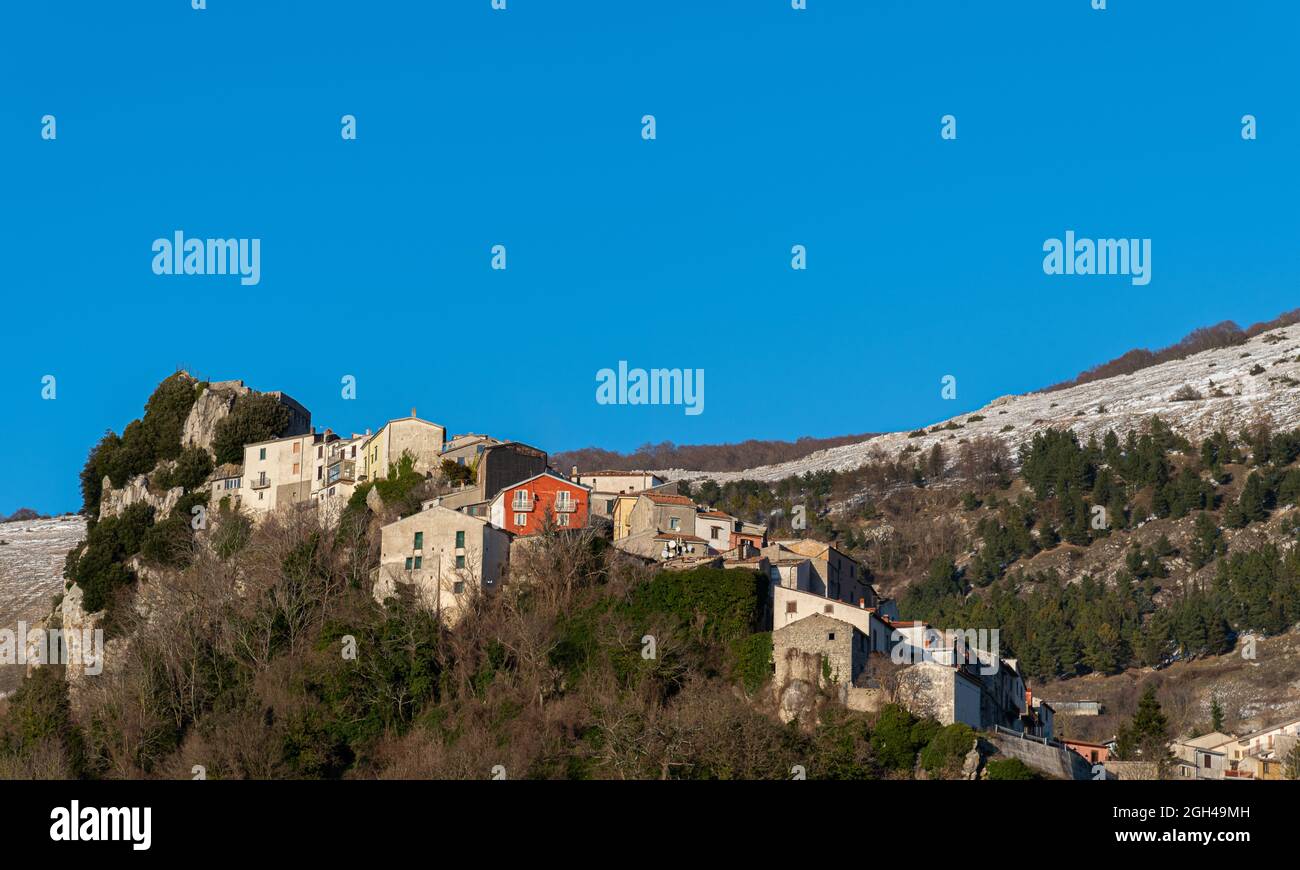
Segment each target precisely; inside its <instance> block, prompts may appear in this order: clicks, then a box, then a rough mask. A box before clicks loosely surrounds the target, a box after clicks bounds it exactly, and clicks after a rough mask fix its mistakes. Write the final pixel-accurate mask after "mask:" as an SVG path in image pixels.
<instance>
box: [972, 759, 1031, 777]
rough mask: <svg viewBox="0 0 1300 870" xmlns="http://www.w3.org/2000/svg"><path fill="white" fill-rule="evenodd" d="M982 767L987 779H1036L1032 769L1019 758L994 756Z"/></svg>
mask: <svg viewBox="0 0 1300 870" xmlns="http://www.w3.org/2000/svg"><path fill="white" fill-rule="evenodd" d="M984 769H985V771H986V772H987V773H988V778H989V779H999V780H1006V779H1038V774H1036V773H1034V769H1033V768H1032V767H1030V766H1029V765H1027V764H1025V763H1024V762H1023V761H1021V760H1020V759H1019V758H995V759H993V760H992V761H990V762H989V763H988V765H986V766H985V768H984Z"/></svg>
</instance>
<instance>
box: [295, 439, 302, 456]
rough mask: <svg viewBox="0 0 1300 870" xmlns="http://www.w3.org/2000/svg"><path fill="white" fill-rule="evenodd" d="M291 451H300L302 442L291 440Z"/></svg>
mask: <svg viewBox="0 0 1300 870" xmlns="http://www.w3.org/2000/svg"><path fill="white" fill-rule="evenodd" d="M293 452H294V453H300V452H302V442H300V441H295V442H293Z"/></svg>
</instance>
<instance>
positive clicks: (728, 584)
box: [0, 325, 1300, 779]
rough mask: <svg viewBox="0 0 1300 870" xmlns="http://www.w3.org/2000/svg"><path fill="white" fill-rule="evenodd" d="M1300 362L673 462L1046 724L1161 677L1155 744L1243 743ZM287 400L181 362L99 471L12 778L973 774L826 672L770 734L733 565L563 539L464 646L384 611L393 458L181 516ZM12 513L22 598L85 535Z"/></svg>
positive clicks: (1267, 701) (1215, 362)
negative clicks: (77, 651) (382, 576)
mask: <svg viewBox="0 0 1300 870" xmlns="http://www.w3.org/2000/svg"><path fill="white" fill-rule="evenodd" d="M1298 348H1300V325H1293V326H1287V327H1285V328H1280V329H1274V330H1270V331H1267V332H1264V333H1262V334H1258V335H1256V336H1254V337H1253V338H1250V339H1249V340H1248V341H1246V342H1245V343H1244V344H1234V345H1232V346H1226V347H1215V348H1211V349H1209V350H1205V351H1202V352H1200V353H1195V354H1192V355H1190V356H1188V357H1186V358H1182V359H1170V360H1167V361H1166V362H1163V363H1160V364H1157V365H1153V366H1149V367H1146V368H1143V369H1141V370H1138V371H1136V372H1133V373H1132V374H1128V375H1124V376H1120V377H1116V378H1111V379H1108V380H1104V381H1096V382H1085V383H1082V384H1076V385H1074V386H1070V387H1066V388H1062V389H1059V390H1054V391H1051V392H1047V393H1038V394H1031V395H1026V396H1009V397H1004V398H1001V399H998V400H997V401H995V402H992V403H990V404H989V405H988V406H986V407H985V408H983V409H980V410H979V411H978V412H975V413H972V414H966V415H961V416H959V417H955V418H952V419H951V420H949V421H942V422H941V423H939V424H936V425H935V426H932V427H929V428H928V429H926V430H923V431H917V432H912V433H893V434H889V435H882V436H878V437H876V438H873V439H870V440H868V441H862V442H856V443H853V444H847V445H841V446H837V447H834V448H831V449H827V450H822V451H818V452H815V453H812V454H810V455H808V456H805V457H801V458H799V459H796V460H792V461H788V462H782V463H777V464H773V465H768V466H765V467H762V468H758V469H751V470H750V471H747V472H734V473H717V472H714V473H710V472H702V471H699V470H696V471H694V472H691V473H681V472H676V473H674V472H670V473H669V474H670V476H672V477H676V478H679V479H693V480H691V481H690V483H689V488H690V490H691V492H690V494H691V496H692V497H693V501H694V502H695V503H696V504H698V505H707V506H713V507H716V508H719V509H721V510H725V511H727V512H729V513H731V514H733V515H734V516H735V517H739V518H743V519H746V520H750V521H757V522H764V523H766V524H768V526H769V532H770V537H772V538H774V539H781V538H786V537H812V538H816V539H820V540H823V541H827V542H830V543H833V544H834V545H835V546H836V547H837V548H838V549H839V550H840V551H842V552H843V553H846V554H848V555H850V556H852V557H853V558H854V559H856V560H857V564H858V565H860V566H862V568H863V569H864V576H865V577H866V578H867V579H869V580H870V581H871V582H873V583H874V585H875V587H876V588H877V589H878V590H879V591H880V592H882V593H883V594H885V595H886V596H889V597H892V598H894V599H896V601H897V605H898V610H899V613H900V615H901V617H902V619H903V620H923V621H925V622H926V623H928V624H930V625H933V626H936V627H941V628H959V629H978V628H984V629H997V630H998V631H999V633H1000V639H999V644H1000V646H999V648H998V650H997V654H999V655H1001V656H1003V657H1005V658H1013V659H1015V660H1016V667H1015V672H1016V673H1019V674H1021V675H1023V676H1024V678H1025V679H1026V680H1027V682H1028V685H1029V686H1030V687H1031V688H1032V689H1033V690H1034V692H1035V693H1036V694H1037V696H1038V697H1045V698H1049V699H1052V700H1068V699H1087V700H1098V701H1101V702H1102V703H1103V704H1104V705H1105V707H1106V709H1107V712H1106V714H1105V715H1104V716H1102V717H1098V718H1096V719H1086V720H1085V719H1084V718H1082V717H1062V722H1061V728H1062V730H1063V731H1065V732H1066V733H1069V734H1072V735H1074V736H1081V737H1090V738H1094V739H1099V738H1105V737H1109V736H1111V734H1112V733H1114V731H1115V730H1116V729H1117V728H1118V727H1119V724H1120V723H1121V722H1123V721H1124V720H1126V719H1127V718H1128V717H1129V716H1131V715H1132V713H1133V708H1134V706H1135V699H1136V697H1137V694H1138V692H1139V691H1140V690H1142V689H1145V688H1146V687H1148V686H1154V687H1156V689H1157V691H1158V695H1159V698H1160V702H1161V703H1162V704H1164V705H1165V707H1166V709H1167V710H1168V715H1169V719H1170V725H1171V728H1172V729H1173V731H1172V735H1179V734H1190V733H1193V732H1198V731H1201V730H1204V723H1205V721H1206V720H1207V717H1208V715H1209V708H1210V703H1211V700H1212V699H1214V700H1217V701H1218V702H1219V704H1220V705H1221V706H1222V707H1223V708H1224V709H1225V712H1226V715H1227V718H1228V721H1230V722H1232V723H1233V724H1234V726H1236V727H1239V728H1240V729H1242V730H1246V729H1248V728H1250V727H1255V726H1258V725H1262V724H1267V723H1268V722H1271V721H1273V720H1274V719H1275V718H1276V717H1285V716H1291V715H1294V714H1295V713H1297V712H1300V683H1298V682H1297V676H1300V674H1297V671H1296V667H1295V664H1294V663H1295V661H1296V657H1295V649H1296V644H1297V638H1298V637H1300V635H1297V630H1296V629H1297V624H1300V548H1297V547H1296V546H1295V545H1296V542H1297V539H1298V538H1300V508H1297V505H1300V407H1298V403H1297V401H1296V397H1295V394H1294V393H1293V392H1292V391H1293V390H1294V389H1295V388H1296V387H1297V386H1298V385H1300V381H1298V380H1297V377H1300V350H1298ZM279 395H280V394H258V393H256V392H255V391H252V390H250V389H248V388H246V387H244V386H243V385H242V382H219V383H216V384H208V383H204V382H199V381H196V380H195V379H193V378H191V377H189V376H188V375H186V374H185V373H183V372H178V373H177V374H175V375H173V376H171V377H169V378H168V379H166V380H165V381H163V382H162V383H161V384H160V385H159V386H158V388H157V389H156V390H155V391H154V393H153V395H152V396H151V397H150V398H149V400H148V402H147V403H146V405H145V411H144V414H143V416H142V418H141V419H140V420H136V421H132V422H131V423H130V424H128V425H127V426H126V427H125V428H124V429H123V431H122V434H121V435H120V436H119V435H117V434H115V433H112V432H110V433H108V434H107V435H106V436H105V437H104V439H102V440H101V441H100V442H99V444H97V445H96V446H95V448H94V449H93V450H92V451H91V454H90V456H89V457H88V460H87V464H86V467H85V469H84V471H83V474H82V484H83V494H84V496H85V499H86V513H87V515H88V516H89V517H90V519H91V521H90V522H89V523H88V525H87V527H86V540H85V541H84V542H83V543H82V544H80V545H78V546H76V547H75V548H74V549H73V550H72V552H71V553H70V555H69V557H68V559H67V560H66V571H67V577H68V578H69V580H71V581H73V582H71V583H70V584H69V588H68V591H67V593H66V594H64V595H63V596H62V597H61V599H60V600H59V602H58V604H57V606H56V608H55V610H54V612H53V613H49V614H48V622H47V624H48V625H50V626H52V627H62V628H65V629H87V628H102V629H103V630H104V634H105V636H106V638H107V644H106V657H105V667H104V672H103V674H101V675H97V676H96V677H95V678H94V679H89V678H88V677H87V676H86V675H85V674H82V673H80V672H79V671H78V670H77V669H76V668H75V667H70V668H67V669H66V673H63V672H61V671H60V670H57V669H54V668H41V669H38V670H37V671H36V672H35V674H34V675H33V677H32V678H31V679H28V680H26V681H24V682H23V684H22V687H21V688H20V689H19V691H18V692H17V693H15V695H14V696H13V697H12V698H10V699H8V700H7V703H6V704H5V705H0V706H4V707H8V711H7V712H6V713H4V714H3V715H0V777H3V776H6V775H17V776H41V777H45V776H49V777H68V776H80V777H92V778H116V777H124V778H136V777H177V776H187V775H188V774H187V772H188V771H189V770H190V769H191V768H192V766H193V765H194V764H203V765H204V766H205V768H206V769H207V770H208V775H209V776H210V777H212V778H241V777H242V778H344V777H349V778H412V777H417V778H418V777H451V778H477V777H482V776H484V775H485V770H484V759H490V760H491V761H492V764H490V765H488V769H491V768H492V767H494V766H495V765H497V764H499V765H501V766H502V767H504V768H506V769H508V770H509V771H511V778H520V777H539V778H784V777H786V776H788V775H789V771H790V770H791V767H792V765H796V764H798V765H806V766H807V768H808V773H809V775H810V776H811V777H814V778H854V779H873V778H910V777H924V776H963V777H973V776H979V775H980V774H979V770H980V769H981V767H980V765H982V764H983V761H982V760H980V759H978V758H974V757H973V756H971V755H970V754H969V753H970V752H971V746H973V745H974V737H973V735H972V733H971V731H970V729H969V728H968V727H967V726H966V725H959V723H954V724H953V725H949V726H946V727H941V726H940V725H939V723H938V722H937V721H936V720H935V719H932V718H928V714H926V713H925V712H924V711H921V712H916V711H909V710H908V709H904V707H903V706H902V704H901V702H899V703H895V702H894V701H893V700H890V702H889V703H888V704H886V706H884V707H883V708H877V709H873V710H871V711H870V712H868V711H865V710H862V709H849V708H847V707H846V706H845V703H844V702H843V700H842V699H841V698H840V697H839V696H838V695H835V694H834V692H833V691H831V690H830V689H829V688H828V687H826V686H822V685H821V684H820V683H818V682H817V681H816V680H813V681H812V682H811V683H807V685H808V686H810V687H811V688H809V689H807V690H806V691H807V692H808V694H806V695H801V696H800V699H799V704H798V712H797V713H795V714H794V715H795V717H796V718H797V719H798V723H797V726H796V727H795V728H793V729H791V728H787V727H786V725H785V724H784V723H783V721H782V719H783V717H786V718H788V717H787V716H786V714H787V713H788V712H789V709H788V708H787V706H786V702H787V699H788V695H789V693H788V692H785V691H784V690H783V689H784V688H788V686H786V687H782V686H776V685H773V678H772V673H773V671H772V670H771V666H772V664H773V660H772V655H773V652H772V651H773V648H774V646H773V636H772V633H771V632H770V631H768V630H767V628H768V627H769V626H768V623H770V618H771V615H770V607H769V604H768V598H769V590H770V588H771V587H770V582H771V578H770V576H768V575H767V574H765V573H763V572H760V571H755V570H752V569H751V568H750V567H741V568H735V569H732V570H721V569H718V568H713V567H698V568H695V569H693V570H686V571H676V570H665V569H664V566H659V565H653V564H647V563H646V562H644V561H642V560H639V559H635V558H632V557H630V556H628V555H626V554H624V553H622V552H621V551H620V550H618V549H617V548H616V547H611V546H610V544H609V542H608V541H607V540H606V537H605V533H602V532H598V531H596V530H595V529H594V528H586V529H582V530H580V531H578V530H574V532H575V533H573V534H562V533H557V532H556V530H555V529H551V530H548V531H546V532H544V533H543V534H542V535H539V536H538V537H537V538H536V539H535V540H533V541H531V542H529V543H527V544H525V545H523V546H521V547H520V548H519V549H518V550H517V551H515V552H516V553H517V555H512V557H511V562H510V575H509V582H508V583H505V584H504V585H503V586H501V587H498V588H497V589H495V590H493V592H492V594H474V595H473V597H472V598H471V599H470V601H469V603H468V604H467V605H466V607H465V611H464V615H463V618H462V619H461V620H460V621H459V622H458V623H456V624H455V625H442V624H441V623H440V622H439V621H438V617H436V616H435V615H434V614H433V613H432V612H431V611H429V610H428V609H426V608H421V607H417V606H415V602H414V599H410V598H409V593H399V594H396V595H395V596H392V597H386V599H385V601H384V603H383V604H380V603H378V602H377V601H376V600H375V596H374V594H373V587H374V584H375V583H376V578H377V577H378V573H379V571H378V560H379V554H380V535H381V529H383V528H385V527H386V526H390V525H391V524H392V523H394V522H396V521H397V520H399V519H401V518H403V517H406V516H408V515H410V514H411V513H414V512H416V511H418V510H419V508H420V504H421V502H422V500H423V499H424V497H426V496H427V495H428V494H430V493H431V492H433V491H434V489H431V487H436V486H438V485H440V484H439V481H438V480H436V479H433V478H426V477H425V476H424V475H423V474H419V473H415V472H414V470H413V468H412V467H411V466H410V465H409V463H410V462H412V461H413V460H412V459H411V458H410V457H404V458H403V460H402V462H403V463H407V464H406V465H402V466H401V467H400V468H399V466H397V465H394V466H392V467H391V468H390V477H389V478H387V479H384V480H381V481H379V482H378V483H375V484H374V485H373V486H372V485H369V484H367V485H365V486H363V487H359V488H358V490H357V491H356V493H355V494H354V496H353V497H352V498H350V499H349V500H348V502H347V505H346V508H345V509H344V511H343V512H342V514H341V516H339V517H338V518H337V524H336V525H331V526H330V527H328V528H322V527H321V524H320V522H319V518H318V517H317V515H316V514H315V513H314V512H313V511H308V510H302V509H297V510H288V511H286V512H279V513H270V514H268V515H266V516H264V517H263V518H261V519H260V520H258V521H257V522H253V521H252V520H251V519H250V518H249V517H248V516H246V515H244V514H242V513H240V511H239V508H237V507H236V508H235V509H234V510H231V509H230V508H229V506H223V507H221V508H220V509H219V510H218V509H213V511H212V516H211V517H210V518H208V519H209V520H210V523H209V524H206V525H205V524H200V525H199V526H195V525H193V524H192V523H191V521H190V515H191V509H192V508H194V507H199V506H201V505H210V499H209V494H208V489H207V488H208V487H209V486H210V484H211V482H212V481H213V479H214V475H216V474H218V473H219V469H218V467H217V466H216V464H215V461H216V460H223V461H224V460H228V459H230V458H232V457H234V456H237V455H242V450H243V447H244V446H245V445H247V444H257V443H261V442H262V441H264V440H266V439H268V438H270V437H272V436H273V435H275V434H276V433H279V432H282V431H283V430H284V428H285V427H286V426H287V425H288V424H289V420H290V418H289V415H288V411H287V410H286V408H285V407H284V406H283V405H282V404H281V399H279V398H277V397H278V396H279ZM440 438H441V436H439V439H440ZM295 443H296V442H295ZM687 508H688V509H690V510H694V509H692V508H691V507H690V504H689V502H688V503H687ZM453 515H454V514H453ZM796 518H799V519H798V522H799V524H798V525H796V524H795V523H796ZM42 523H45V524H50V523H62V524H63V525H64V526H67V527H68V528H67V529H62V528H58V527H57V526H56V527H49V526H42V525H41V524H42ZM27 526H31V531H32V533H33V535H34V536H36V537H39V536H41V535H44V536H45V538H44V539H43V540H44V543H43V544H42V545H41V546H40V547H37V546H35V545H34V542H35V538H34V539H33V546H32V547H29V548H25V549H24V550H22V551H15V554H18V555H20V556H21V559H20V562H21V564H22V565H23V568H22V569H21V571H20V572H19V573H21V574H22V576H23V578H24V580H26V581H28V582H29V583H30V577H29V575H28V574H27V573H26V572H27V570H28V569H29V568H32V567H35V566H36V563H37V562H40V563H41V564H43V565H44V567H43V568H41V569H40V570H39V571H37V572H35V574H34V575H32V576H36V575H39V576H40V577H42V578H44V579H43V580H42V581H41V583H40V584H38V585H39V587H40V588H39V589H38V588H37V587H36V586H31V587H30V588H29V587H24V589H25V590H27V591H26V592H25V593H24V594H26V595H27V601H28V604H27V605H26V606H28V607H29V609H37V608H38V606H39V605H40V604H41V603H42V602H41V601H40V597H41V595H42V594H44V595H45V596H46V601H48V595H49V592H50V590H49V588H48V586H49V585H53V584H49V583H48V580H49V577H50V573H51V571H52V570H54V569H56V567H57V562H56V561H55V560H54V558H53V556H54V554H55V553H56V552H58V550H59V549H60V547H61V546H70V544H69V543H68V542H67V541H64V540H63V539H62V537H58V539H57V540H56V538H55V537H51V536H53V535H55V532H56V531H57V532H67V533H68V534H69V535H71V534H75V533H76V532H78V531H80V530H79V529H78V530H74V529H73V526H74V523H72V522H70V521H67V520H29V521H26V522H25V523H19V524H17V527H18V528H26V527H27ZM0 549H5V548H0ZM24 553H25V554H26V555H22V554H24ZM38 553H39V554H40V555H37V554H38ZM0 558H3V554H0ZM51 563H53V564H51ZM15 564H19V562H15ZM408 567H409V566H408ZM54 576H55V577H56V578H57V574H55V575H54ZM765 613H766V616H765ZM647 637H649V638H653V640H654V646H655V648H656V652H655V654H654V655H652V656H646V655H644V654H643V652H644V647H643V644H644V643H645V639H646V638H647ZM1251 638H1253V639H1256V640H1258V641H1259V649H1258V652H1257V654H1255V655H1254V656H1253V657H1250V658H1243V657H1242V656H1241V655H1240V654H1239V653H1240V650H1241V649H1243V648H1244V647H1245V646H1246V645H1247V644H1248V643H1253V642H1254V641H1253V640H1249V639H1251ZM831 639H834V635H833V634H832V636H831ZM349 643H351V644H353V645H354V646H355V647H356V649H357V650H358V652H359V655H358V656H356V657H349V656H348V655H347V654H344V655H342V656H340V655H339V648H340V644H342V645H343V646H344V647H345V648H346V647H347V645H348V644H349ZM804 682H805V683H806V682H807V681H804ZM1020 688H1022V689H1023V686H1021V687H1020ZM800 691H801V692H804V691H805V689H802V688H801V689H800ZM1013 694H1014V696H1015V697H1016V698H1020V696H1021V695H1022V694H1023V693H1022V692H1021V691H1019V690H1016V691H1015V692H1014V693H1013ZM963 728H964V729H966V730H965V731H962V730H961V729H963ZM954 729H955V730H954ZM1107 732H1110V733H1107ZM902 735H907V736H906V738H905V739H904V738H903V736H902ZM900 739H901V740H902V741H903V742H902V744H901V748H900V743H899V741H900ZM976 755H978V753H976ZM968 762H969V764H968ZM971 765H973V766H971Z"/></svg>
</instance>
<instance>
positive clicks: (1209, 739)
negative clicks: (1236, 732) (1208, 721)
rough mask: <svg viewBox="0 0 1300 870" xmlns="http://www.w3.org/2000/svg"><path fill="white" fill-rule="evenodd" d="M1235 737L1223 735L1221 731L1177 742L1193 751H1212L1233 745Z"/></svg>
mask: <svg viewBox="0 0 1300 870" xmlns="http://www.w3.org/2000/svg"><path fill="white" fill-rule="evenodd" d="M1236 740H1237V738H1236V737H1233V736H1232V735H1231V734H1224V733H1223V732H1221V731H1211V732H1210V733H1209V734H1202V735H1201V736H1200V737H1193V738H1192V739H1191V740H1180V741H1178V742H1179V743H1181V744H1182V745H1184V746H1191V747H1193V748H1195V749H1209V750H1213V749H1215V748H1216V747H1219V746H1222V745H1224V744H1225V743H1235V742H1236Z"/></svg>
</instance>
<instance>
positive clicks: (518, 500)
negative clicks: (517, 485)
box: [515, 489, 528, 506]
mask: <svg viewBox="0 0 1300 870" xmlns="http://www.w3.org/2000/svg"><path fill="white" fill-rule="evenodd" d="M526 504H528V490H526V489H516V490H515V505H516V506H523V505H526Z"/></svg>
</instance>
